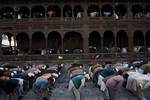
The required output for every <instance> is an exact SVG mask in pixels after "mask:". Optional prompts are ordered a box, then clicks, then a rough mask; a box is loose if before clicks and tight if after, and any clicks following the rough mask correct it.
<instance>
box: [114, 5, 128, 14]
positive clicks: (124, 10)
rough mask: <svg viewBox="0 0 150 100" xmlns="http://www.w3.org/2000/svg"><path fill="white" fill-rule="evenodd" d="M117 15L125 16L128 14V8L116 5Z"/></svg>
mask: <svg viewBox="0 0 150 100" xmlns="http://www.w3.org/2000/svg"><path fill="white" fill-rule="evenodd" d="M115 13H116V14H117V15H118V16H124V15H125V14H126V13H127V8H126V7H125V6H124V5H122V4H119V5H116V6H115Z"/></svg>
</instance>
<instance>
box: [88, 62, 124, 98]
mask: <svg viewBox="0 0 150 100" xmlns="http://www.w3.org/2000/svg"><path fill="white" fill-rule="evenodd" d="M106 65H107V64H106ZM89 75H90V77H91V79H92V81H93V83H94V84H95V85H96V86H97V87H98V88H99V89H100V90H101V91H103V92H104V93H105V97H104V99H106V100H114V98H115V93H116V91H117V89H118V88H120V87H121V86H123V84H124V82H125V80H126V75H123V71H121V70H119V71H118V72H117V71H116V70H115V69H114V68H113V67H112V66H108V65H107V66H102V65H100V64H96V65H93V66H91V67H90V68H89Z"/></svg>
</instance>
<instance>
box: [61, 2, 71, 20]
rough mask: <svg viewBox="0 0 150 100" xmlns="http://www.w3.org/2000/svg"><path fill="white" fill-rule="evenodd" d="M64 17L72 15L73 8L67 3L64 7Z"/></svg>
mask: <svg viewBox="0 0 150 100" xmlns="http://www.w3.org/2000/svg"><path fill="white" fill-rule="evenodd" d="M63 17H72V8H71V6H69V5H65V6H64V8H63Z"/></svg>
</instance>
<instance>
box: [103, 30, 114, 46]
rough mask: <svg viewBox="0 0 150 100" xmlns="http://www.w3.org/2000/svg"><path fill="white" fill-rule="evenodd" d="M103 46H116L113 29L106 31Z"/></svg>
mask: <svg viewBox="0 0 150 100" xmlns="http://www.w3.org/2000/svg"><path fill="white" fill-rule="evenodd" d="M103 46H104V48H112V47H114V35H113V32H111V31H105V32H104V37H103Z"/></svg>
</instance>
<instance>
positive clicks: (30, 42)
mask: <svg viewBox="0 0 150 100" xmlns="http://www.w3.org/2000/svg"><path fill="white" fill-rule="evenodd" d="M31 52H32V33H30V34H29V51H28V54H31Z"/></svg>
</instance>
